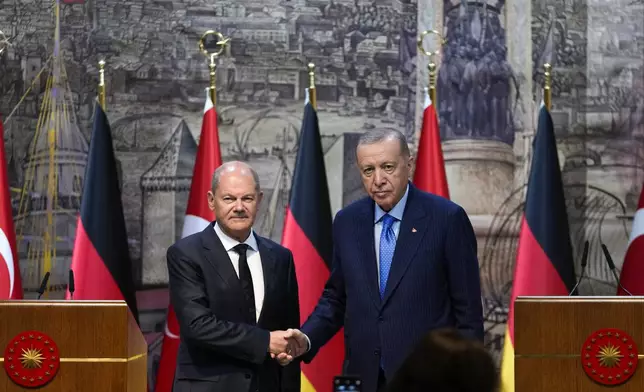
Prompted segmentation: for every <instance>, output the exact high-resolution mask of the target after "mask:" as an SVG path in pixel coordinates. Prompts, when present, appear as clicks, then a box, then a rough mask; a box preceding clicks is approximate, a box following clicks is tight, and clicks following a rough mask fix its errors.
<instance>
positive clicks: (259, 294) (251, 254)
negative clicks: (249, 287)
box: [215, 222, 264, 321]
mask: <svg viewBox="0 0 644 392" xmlns="http://www.w3.org/2000/svg"><path fill="white" fill-rule="evenodd" d="M215 233H217V237H219V240H220V241H221V243H222V245H223V246H224V249H226V252H228V257H230V261H231V263H233V268H234V269H235V273H236V274H237V277H238V278H239V254H238V253H237V252H236V251H235V250H234V249H233V248H234V247H235V246H237V245H239V244H240V242H239V241H237V240H236V239H234V238H231V237H230V236H228V235H227V234H226V233H224V232H223V230H221V227H219V224H217V223H216V222H215ZM244 244H246V245H248V246H249V247H250V248H249V249H248V251H247V252H246V260H247V261H248V268H249V269H250V276H251V278H252V279H253V292H254V294H255V320H256V321H259V315H260V314H261V313H262V305H264V270H263V268H262V259H261V258H260V256H259V248H258V247H257V239H256V238H255V235H254V233H253V231H252V230H251V232H250V235H249V236H248V238H246V241H244Z"/></svg>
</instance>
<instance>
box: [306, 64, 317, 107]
mask: <svg viewBox="0 0 644 392" xmlns="http://www.w3.org/2000/svg"><path fill="white" fill-rule="evenodd" d="M308 69H309V102H311V106H313V109H317V103H318V102H317V92H316V89H315V64H313V63H309V65H308Z"/></svg>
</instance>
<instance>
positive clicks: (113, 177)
mask: <svg viewBox="0 0 644 392" xmlns="http://www.w3.org/2000/svg"><path fill="white" fill-rule="evenodd" d="M71 268H72V269H73V270H74V276H75V278H74V281H75V283H76V285H75V286H76V291H75V292H74V299H81V300H83V299H85V300H125V301H126V302H127V304H128V306H129V308H130V311H131V312H132V314H133V315H134V317H135V318H136V319H137V320H138V310H137V306H136V297H135V289H134V279H133V278H132V262H131V261H130V253H129V249H128V243H127V232H126V230H125V217H124V216H123V203H122V201H121V190H120V187H119V179H118V174H117V170H116V157H115V156H114V148H113V146H112V131H111V130H110V125H109V123H108V121H107V116H106V115H105V112H104V111H103V108H102V107H101V105H99V104H98V103H97V104H96V109H95V111H94V126H93V128H92V137H91V139H90V143H89V154H88V157H87V168H86V169H85V184H84V185H83V196H82V200H81V211H80V217H79V219H78V223H77V226H76V239H75V242H74V252H73V254H72V267H71ZM69 297H70V294H69V291H68V292H67V298H69Z"/></svg>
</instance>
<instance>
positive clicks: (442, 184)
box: [414, 91, 449, 199]
mask: <svg viewBox="0 0 644 392" xmlns="http://www.w3.org/2000/svg"><path fill="white" fill-rule="evenodd" d="M414 185H416V187H418V189H420V190H422V191H425V192H429V193H433V194H435V195H438V196H442V197H444V198H447V199H449V188H448V186H447V175H446V174H445V162H444V161H443V149H442V147H441V134H440V128H439V127H438V116H437V114H436V107H435V106H434V104H433V102H432V101H431V100H430V99H429V95H428V94H427V91H425V111H424V112H423V127H422V129H421V131H420V140H419V141H418V154H417V155H416V169H415V170H414Z"/></svg>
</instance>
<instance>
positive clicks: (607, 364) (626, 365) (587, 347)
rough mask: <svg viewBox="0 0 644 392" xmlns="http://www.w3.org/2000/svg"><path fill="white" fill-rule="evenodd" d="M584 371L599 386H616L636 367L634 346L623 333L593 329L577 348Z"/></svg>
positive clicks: (631, 340)
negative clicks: (581, 345)
mask: <svg viewBox="0 0 644 392" xmlns="http://www.w3.org/2000/svg"><path fill="white" fill-rule="evenodd" d="M581 361H582V364H583V368H584V371H585V372H586V374H587V375H588V377H590V378H591V379H592V380H593V381H595V382H597V383H599V384H603V385H619V384H623V383H624V382H626V381H627V380H628V379H629V378H631V377H632V376H633V374H634V373H635V370H636V369H637V361H638V353H637V346H636V345H635V342H634V341H633V338H631V337H630V336H629V335H628V334H627V333H626V332H624V331H622V330H619V329H615V328H607V329H600V330H598V331H595V332H593V333H592V334H591V335H590V336H589V337H588V338H587V339H586V341H585V342H584V345H583V347H582V350H581Z"/></svg>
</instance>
